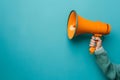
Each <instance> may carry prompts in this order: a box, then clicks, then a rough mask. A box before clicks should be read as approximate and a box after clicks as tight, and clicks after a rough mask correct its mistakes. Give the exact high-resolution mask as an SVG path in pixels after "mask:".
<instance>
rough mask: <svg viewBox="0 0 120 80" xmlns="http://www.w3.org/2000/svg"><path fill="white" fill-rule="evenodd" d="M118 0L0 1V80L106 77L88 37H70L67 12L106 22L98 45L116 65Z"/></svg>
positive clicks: (119, 58) (95, 79)
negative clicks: (108, 29) (105, 31)
mask: <svg viewBox="0 0 120 80" xmlns="http://www.w3.org/2000/svg"><path fill="white" fill-rule="evenodd" d="M119 8H120V0H114V1H113V0H0V80H106V77H105V76H104V74H103V73H102V71H101V70H100V69H99V67H98V65H97V64H96V62H95V57H94V55H90V54H89V51H88V48H89V46H88V45H89V41H90V37H91V35H84V36H83V35H81V36H79V37H77V38H75V40H72V41H70V40H69V39H68V37H67V32H66V29H67V19H68V15H69V13H70V11H71V10H73V9H74V10H76V11H77V13H78V14H79V15H81V16H83V17H84V18H86V19H89V20H93V21H97V20H100V21H102V22H106V23H109V24H111V27H112V30H111V34H110V35H107V36H105V38H104V41H103V46H104V48H105V49H106V50H107V52H108V55H109V58H110V59H111V61H112V62H113V63H117V64H119V63H120V53H119V45H120V36H119V34H120V10H119Z"/></svg>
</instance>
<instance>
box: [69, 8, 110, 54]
mask: <svg viewBox="0 0 120 80" xmlns="http://www.w3.org/2000/svg"><path fill="white" fill-rule="evenodd" d="M110 30H111V28H110V25H109V24H107V23H103V22H100V21H95V22H94V21H90V20H87V19H84V18H83V17H81V16H79V15H78V14H77V13H76V11H75V10H72V11H71V12H70V14H69V17H68V22H67V33H68V38H69V39H70V40H71V39H73V38H74V37H76V36H78V35H80V34H85V33H88V34H93V35H94V36H95V37H101V36H102V35H107V34H109V33H110ZM89 51H90V53H91V54H93V53H94V51H95V46H92V47H90V49H89Z"/></svg>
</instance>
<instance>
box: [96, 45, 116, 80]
mask: <svg viewBox="0 0 120 80" xmlns="http://www.w3.org/2000/svg"><path fill="white" fill-rule="evenodd" d="M95 57H96V61H97V63H98V65H99V66H100V68H101V69H102V71H103V72H104V73H105V75H106V76H107V77H108V78H109V79H111V80H114V79H115V78H116V74H117V72H116V67H115V65H114V64H113V63H111V61H110V60H109V58H108V56H107V52H106V51H105V50H104V49H103V47H101V48H100V49H98V50H96V51H95Z"/></svg>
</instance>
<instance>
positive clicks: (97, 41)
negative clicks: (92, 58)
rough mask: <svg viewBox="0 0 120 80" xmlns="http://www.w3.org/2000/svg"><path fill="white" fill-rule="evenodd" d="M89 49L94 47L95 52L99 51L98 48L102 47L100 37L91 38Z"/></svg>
mask: <svg viewBox="0 0 120 80" xmlns="http://www.w3.org/2000/svg"><path fill="white" fill-rule="evenodd" d="M89 46H90V47H93V46H95V50H97V49H99V48H100V47H102V40H101V38H100V37H94V36H92V38H91V40H90V44H89Z"/></svg>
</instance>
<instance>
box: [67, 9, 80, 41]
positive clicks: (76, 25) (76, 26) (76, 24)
mask: <svg viewBox="0 0 120 80" xmlns="http://www.w3.org/2000/svg"><path fill="white" fill-rule="evenodd" d="M73 12H74V13H75V14H76V23H75V32H74V34H73V36H72V37H69V36H68V38H69V39H73V38H74V37H75V36H76V32H77V28H78V14H77V12H76V11H75V10H72V11H71V12H70V14H69V16H68V20H67V35H68V27H69V26H68V23H69V20H70V16H71V14H72V13H73Z"/></svg>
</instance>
